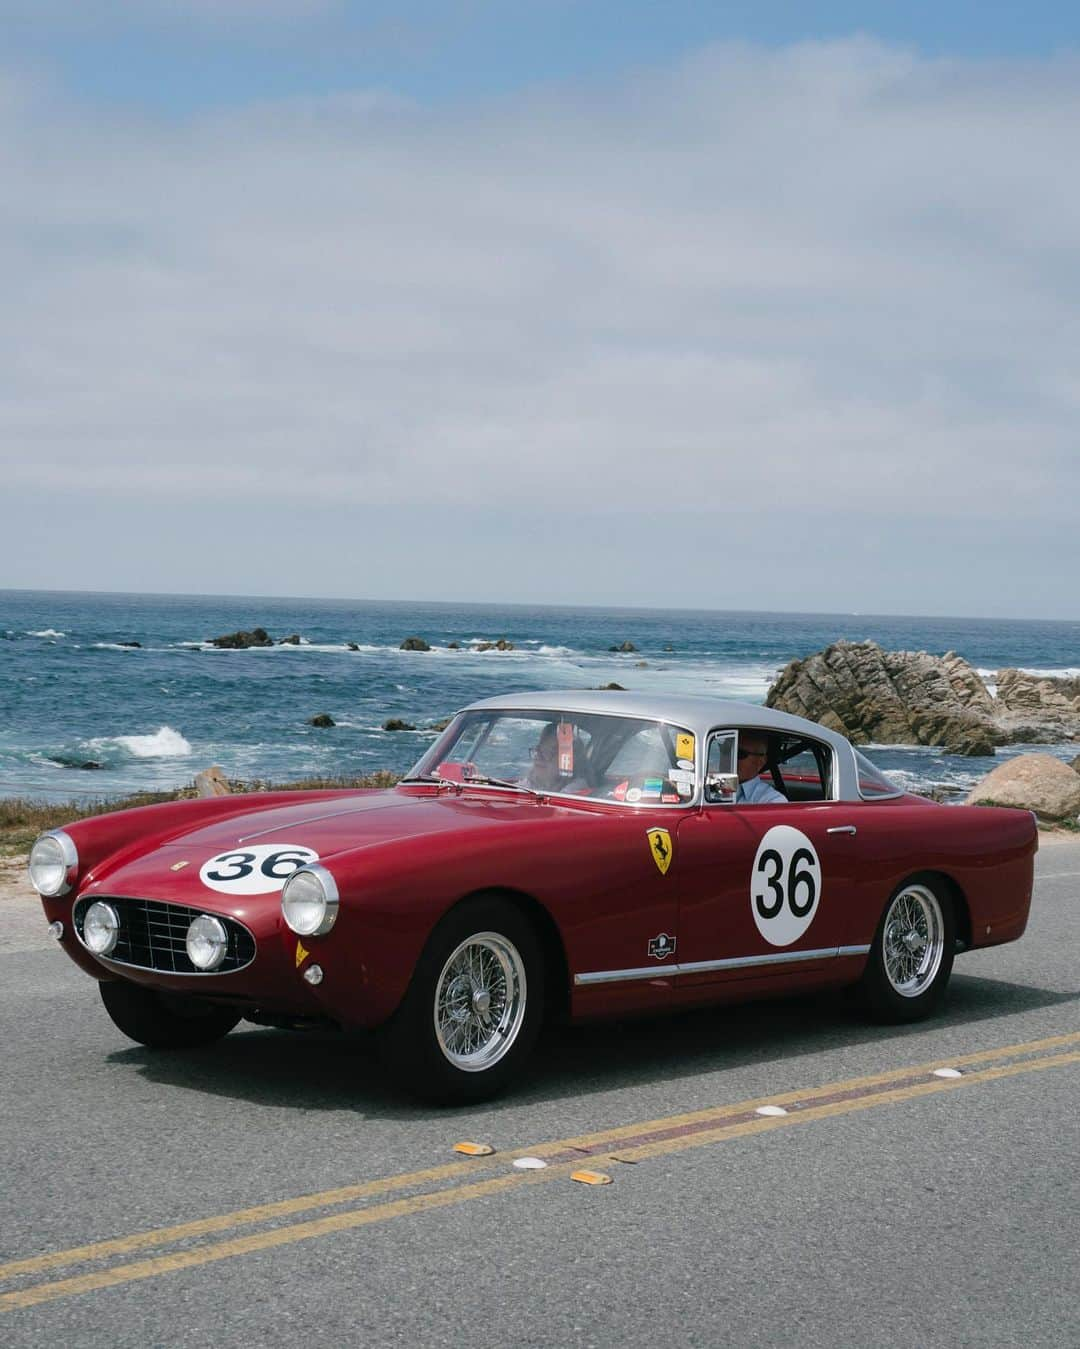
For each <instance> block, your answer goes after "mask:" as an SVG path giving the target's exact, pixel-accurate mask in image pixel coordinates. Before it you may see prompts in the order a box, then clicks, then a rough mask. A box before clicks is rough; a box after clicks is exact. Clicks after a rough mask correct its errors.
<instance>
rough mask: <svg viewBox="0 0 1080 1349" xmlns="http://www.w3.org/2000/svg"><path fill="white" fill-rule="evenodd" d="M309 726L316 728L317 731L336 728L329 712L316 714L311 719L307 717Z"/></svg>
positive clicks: (335, 723)
mask: <svg viewBox="0 0 1080 1349" xmlns="http://www.w3.org/2000/svg"><path fill="white" fill-rule="evenodd" d="M308 725H309V726H317V727H318V728H319V730H322V731H326V730H329V729H330V727H331V726H336V725H337V722H336V721H335V720H334V718H333V717H332V716H331V715H330V713H329V712H316V713H315V715H314V716H313V717H308Z"/></svg>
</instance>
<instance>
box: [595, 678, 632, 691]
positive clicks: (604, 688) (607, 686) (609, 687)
mask: <svg viewBox="0 0 1080 1349" xmlns="http://www.w3.org/2000/svg"><path fill="white" fill-rule="evenodd" d="M609 691H610V692H612V693H615V692H618V693H625V692H626V689H625V688H624V687H623V686H622V684H616V683H615V681H614V680H612V682H611V683H610V684H601V685H600V692H601V693H606V692H609Z"/></svg>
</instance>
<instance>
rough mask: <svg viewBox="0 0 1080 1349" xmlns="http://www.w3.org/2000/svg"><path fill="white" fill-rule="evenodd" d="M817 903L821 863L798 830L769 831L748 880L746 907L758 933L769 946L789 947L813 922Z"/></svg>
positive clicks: (778, 828)
mask: <svg viewBox="0 0 1080 1349" xmlns="http://www.w3.org/2000/svg"><path fill="white" fill-rule="evenodd" d="M820 899H821V862H820V861H819V860H818V855H817V853H816V852H815V851H814V845H813V844H812V843H811V842H810V840H809V839H808V838H807V837H806V835H805V834H804V833H802V832H801V830H798V829H793V828H792V827H791V826H790V825H788V824H778V825H776V826H775V828H773V829H770V830H769V831H768V833H767V834H766V835H765V837H764V838H763V839H762V840H761V844H760V846H759V847H758V850H757V856H756V857H755V858H754V870H753V872H752V873H751V876H750V907H751V909H752V910H753V914H754V922H755V923H757V928H758V931H759V932H760V933H761V935H762V936H763V937H764V938H765V940H766V941H767V942H769V943H770V945H772V946H790V945H791V943H792V942H793V941H798V939H799V938H800V937H801V936H802V934H803V933H804V932H805V931H806V929H807V928H808V927H809V926H810V924H811V923H812V922H813V921H814V914H815V913H816V912H817V906H818V901H819V900H820Z"/></svg>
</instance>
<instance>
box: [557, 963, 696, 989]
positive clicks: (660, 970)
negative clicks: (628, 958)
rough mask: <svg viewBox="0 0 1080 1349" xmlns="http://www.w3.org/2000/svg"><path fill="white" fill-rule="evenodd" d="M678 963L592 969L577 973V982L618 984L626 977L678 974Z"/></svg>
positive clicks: (643, 977)
mask: <svg viewBox="0 0 1080 1349" xmlns="http://www.w3.org/2000/svg"><path fill="white" fill-rule="evenodd" d="M678 972H679V966H678V965H642V966H641V967H640V968H639V969H636V970H592V971H590V972H589V973H588V974H575V975H574V983H575V984H617V983H620V982H622V981H623V980H625V979H656V978H664V977H666V976H669V975H672V974H678Z"/></svg>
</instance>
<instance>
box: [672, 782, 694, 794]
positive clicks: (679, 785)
mask: <svg viewBox="0 0 1080 1349" xmlns="http://www.w3.org/2000/svg"><path fill="white" fill-rule="evenodd" d="M675 790H676V791H677V792H678V793H679V795H680V796H693V794H694V784H693V783H692V782H676V784H675Z"/></svg>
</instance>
